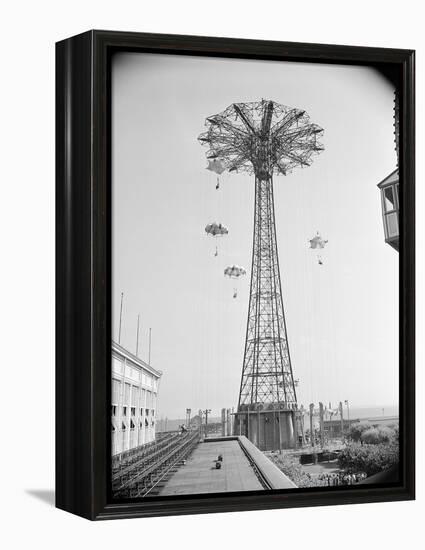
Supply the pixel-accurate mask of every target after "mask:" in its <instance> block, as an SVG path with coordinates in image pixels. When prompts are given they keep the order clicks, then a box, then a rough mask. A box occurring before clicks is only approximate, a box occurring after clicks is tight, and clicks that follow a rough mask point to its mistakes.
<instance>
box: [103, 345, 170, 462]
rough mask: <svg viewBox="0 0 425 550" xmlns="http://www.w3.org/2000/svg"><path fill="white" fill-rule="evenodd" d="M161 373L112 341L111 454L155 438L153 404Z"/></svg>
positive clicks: (154, 405) (154, 408)
mask: <svg viewBox="0 0 425 550" xmlns="http://www.w3.org/2000/svg"><path fill="white" fill-rule="evenodd" d="M161 375H162V373H161V372H160V371H157V370H155V369H153V368H152V367H151V366H150V365H148V364H147V363H145V362H144V361H142V360H141V359H139V358H138V357H136V356H135V355H133V354H132V353H130V352H129V351H127V350H126V349H124V348H123V347H122V346H120V345H119V344H117V343H115V342H112V392H111V394H112V395H111V398H112V402H111V420H112V454H113V455H115V454H117V453H121V452H123V451H127V450H128V449H132V448H134V447H137V446H139V445H144V444H145V443H149V442H150V441H153V440H154V439H155V425H156V403H157V394H158V386H159V380H160V377H161Z"/></svg>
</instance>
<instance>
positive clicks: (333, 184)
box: [112, 53, 398, 418]
mask: <svg viewBox="0 0 425 550" xmlns="http://www.w3.org/2000/svg"><path fill="white" fill-rule="evenodd" d="M262 98H264V99H271V100H274V101H276V102H278V103H282V104H284V105H288V106H291V107H297V108H299V109H303V110H306V111H307V113H308V114H309V115H310V120H311V122H314V123H316V124H318V125H319V126H321V127H322V128H324V136H323V139H322V142H323V144H324V147H325V151H324V152H322V153H321V154H320V155H318V156H315V157H313V158H314V160H313V164H312V165H311V166H310V167H308V168H298V169H295V170H294V171H293V172H292V173H291V174H289V175H287V176H276V177H275V178H274V195H275V197H274V198H275V212H276V231H277V242H278V250H279V260H280V270H281V279H282V292H283V302H284V309H285V315H286V324H287V332H288V341H289V348H290V353H291V360H292V368H293V372H294V378H296V379H299V386H298V388H297V394H298V403H299V404H301V403H303V404H304V405H305V406H306V405H308V404H309V403H311V402H314V403H318V402H319V401H323V402H324V403H326V404H327V403H329V402H331V403H332V405H333V406H336V405H337V404H338V402H339V401H344V400H346V399H347V400H349V402H350V404H351V406H353V407H370V406H377V407H381V406H382V407H383V406H394V405H397V403H398V254H397V252H396V251H395V250H393V249H392V248H391V247H390V246H389V245H387V244H385V242H384V233H383V226H382V215H381V203H380V195H379V190H378V188H377V183H379V182H380V181H381V180H382V179H384V177H386V176H387V175H388V174H389V173H390V172H392V171H393V170H394V169H395V167H396V154H395V150H394V135H393V89H392V86H391V85H390V84H389V83H388V81H387V80H386V79H385V78H384V77H382V76H381V75H380V74H379V73H378V72H377V71H376V70H375V69H372V68H367V67H356V66H342V65H325V64H308V63H292V62H287V63H282V62H273V61H256V60H237V59H219V58H204V57H192V56H174V55H156V54H155V55H153V54H140V53H120V54H117V55H116V56H115V57H114V60H113V71H112V308H113V311H112V318H113V323H112V337H113V339H114V340H118V326H119V311H120V298H121V292H123V293H124V300H123V318H122V330H121V344H122V345H123V346H124V347H126V348H127V349H128V350H129V351H131V352H133V353H134V352H135V348H136V332H137V315H138V314H140V319H141V321H140V325H141V329H140V343H139V356H140V357H141V358H142V359H144V360H147V358H148V333H149V328H151V329H152V348H151V364H152V366H153V367H154V368H156V369H158V370H161V371H162V373H163V375H162V378H161V382H160V389H159V395H158V410H157V413H158V416H159V417H161V416H164V417H165V416H168V417H169V418H182V417H184V412H185V410H186V408H192V410H194V411H197V410H198V409H205V408H209V409H211V410H212V411H213V413H212V414H214V415H216V414H217V415H218V414H219V411H220V409H221V408H222V407H226V408H227V407H236V406H237V401H238V393H239V385H240V377H241V371H242V361H243V351H244V343H245V331H246V318H247V311H248V300H249V282H250V270H251V247H252V231H253V214H254V178H253V176H249V175H247V174H228V173H224V174H223V175H222V176H221V185H220V189H219V190H218V191H217V190H216V189H215V174H213V173H211V172H209V171H208V170H206V169H205V168H206V166H207V161H206V157H205V153H206V148H205V147H202V146H201V145H200V143H199V142H198V140H197V137H198V136H199V134H200V133H202V132H203V131H205V119H206V117H207V116H211V115H213V114H216V113H219V112H221V111H223V110H224V109H225V108H226V107H228V106H229V105H230V104H231V103H234V102H249V101H258V100H261V99H262ZM214 221H216V222H221V223H223V224H224V225H226V226H227V227H228V228H229V234H228V235H227V236H225V237H223V238H221V239H219V240H214V239H213V238H211V237H208V236H207V235H206V234H205V230H204V228H205V226H206V225H207V224H208V223H211V222H214ZM316 231H320V233H321V235H322V236H323V238H324V239H327V240H328V244H327V245H326V248H325V249H324V251H323V253H322V260H323V265H322V266H320V265H319V264H318V261H317V254H316V252H315V251H313V250H311V249H310V248H309V242H308V241H309V239H311V238H313V237H314V235H315V234H316ZM216 245H217V246H218V252H219V254H218V256H217V257H215V256H214V251H215V246H216ZM232 264H237V265H241V266H243V267H245V268H246V270H247V275H246V277H244V278H243V279H242V280H239V281H238V283H237V287H238V297H237V298H236V299H233V297H232V294H233V287H234V283H233V281H231V280H229V279H228V278H226V277H224V274H223V271H224V268H225V267H226V266H227V265H232Z"/></svg>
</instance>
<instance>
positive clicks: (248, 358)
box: [199, 100, 323, 411]
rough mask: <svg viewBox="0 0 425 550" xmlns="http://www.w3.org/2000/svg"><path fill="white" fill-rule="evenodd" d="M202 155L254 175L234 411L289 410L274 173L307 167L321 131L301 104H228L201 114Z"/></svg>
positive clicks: (291, 388) (290, 382) (291, 396)
mask: <svg viewBox="0 0 425 550" xmlns="http://www.w3.org/2000/svg"><path fill="white" fill-rule="evenodd" d="M206 125H207V127H208V130H207V131H206V132H205V133H203V134H201V136H200V137H199V140H200V141H201V143H205V144H208V145H209V150H208V152H207V158H209V159H213V158H216V159H218V160H220V161H221V163H222V165H223V166H224V167H225V168H226V169H227V170H228V171H229V172H233V171H234V172H241V171H244V172H248V173H251V174H254V175H255V214H254V241H253V252H252V270H251V289H250V298H249V309H248V322H247V330H246V341H245V353H244V359H243V369H242V378H241V385H240V394H239V403H238V411H241V410H258V409H259V408H261V409H264V408H270V407H271V408H275V409H279V410H281V409H284V410H286V409H288V410H289V409H294V408H295V406H296V402H297V398H296V391H295V384H294V378H293V373H292V366H291V359H290V354H289V347H288V338H287V332H286V323H285V314H284V309H283V301H282V289H281V281H280V270H279V259H278V250H277V242H276V225H275V211H274V199H273V174H282V175H287V174H288V173H289V172H290V171H291V170H292V169H293V168H295V167H296V166H301V167H303V166H309V165H310V164H311V162H312V160H311V157H312V155H313V154H314V153H317V152H320V151H322V150H323V147H322V145H321V144H320V143H319V139H320V137H321V135H322V134H323V130H322V129H321V128H320V127H319V126H317V125H315V124H312V123H310V120H309V117H308V115H307V114H306V112H305V111H302V110H299V109H294V108H290V107H286V106H284V105H280V104H278V103H275V102H273V101H265V100H262V101H259V102H255V103H233V104H232V105H230V106H229V107H228V108H227V109H226V110H225V111H223V112H222V113H220V114H217V115H214V116H211V117H208V118H207V121H206Z"/></svg>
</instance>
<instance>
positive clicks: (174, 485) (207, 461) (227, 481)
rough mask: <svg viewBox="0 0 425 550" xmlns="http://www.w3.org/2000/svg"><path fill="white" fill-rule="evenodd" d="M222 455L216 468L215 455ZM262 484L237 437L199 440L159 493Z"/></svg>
mask: <svg viewBox="0 0 425 550" xmlns="http://www.w3.org/2000/svg"><path fill="white" fill-rule="evenodd" d="M219 454H221V455H223V462H222V467H221V469H220V470H217V469H216V467H215V459H216V458H217V457H218V455H219ZM261 490H263V487H262V485H261V483H260V482H259V480H258V478H257V476H256V475H255V473H254V470H253V469H252V467H251V465H250V463H249V462H248V459H247V458H246V456H245V454H244V452H243V451H242V449H241V447H240V445H239V442H238V441H237V440H229V441H214V442H207V443H200V444H199V445H198V446H197V447H196V449H195V450H194V451H193V453H192V455H191V456H190V458H189V459H188V460H187V462H186V464H185V465H184V466H181V467H180V468H179V469H178V470H177V472H176V473H175V474H174V475H173V476H172V477H171V479H170V480H169V481H168V482H167V484H166V485H165V486H164V488H163V489H162V490H161V492H160V493H159V494H160V495H161V496H169V495H191V494H200V493H224V492H227V491H261Z"/></svg>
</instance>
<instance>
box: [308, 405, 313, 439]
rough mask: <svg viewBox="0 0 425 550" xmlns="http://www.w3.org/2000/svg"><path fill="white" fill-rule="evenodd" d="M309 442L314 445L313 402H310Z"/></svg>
mask: <svg viewBox="0 0 425 550" xmlns="http://www.w3.org/2000/svg"><path fill="white" fill-rule="evenodd" d="M309 409H310V443H311V446H312V447H314V431H313V412H314V403H310V406H309Z"/></svg>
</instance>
